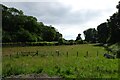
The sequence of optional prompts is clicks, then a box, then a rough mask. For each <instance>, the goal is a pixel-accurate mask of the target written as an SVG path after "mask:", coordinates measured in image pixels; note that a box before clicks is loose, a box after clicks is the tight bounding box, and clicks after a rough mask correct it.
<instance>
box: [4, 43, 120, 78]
mask: <svg viewBox="0 0 120 80" xmlns="http://www.w3.org/2000/svg"><path fill="white" fill-rule="evenodd" d="M36 50H38V51H39V55H38V56H31V55H28V56H19V57H15V56H12V57H10V56H3V65H2V67H3V77H6V76H10V75H19V74H32V73H36V74H40V73H41V74H44V73H45V74H48V75H49V76H54V75H57V76H60V77H63V78H117V77H118V59H106V58H104V57H103V53H104V52H106V51H105V50H104V49H103V48H102V47H96V46H93V45H87V44H84V45H72V46H44V47H14V48H3V55H7V54H13V55H15V54H14V53H16V52H18V51H36ZM56 50H59V51H60V55H59V56H57V54H56ZM7 51H8V52H10V53H7ZM87 51H88V56H87V57H85V56H86V52H87ZM67 52H68V57H67V55H66V53H67ZM77 52H78V57H77ZM97 52H98V56H97V55H96V54H97ZM41 54H47V55H46V56H41ZM52 54H54V56H52Z"/></svg>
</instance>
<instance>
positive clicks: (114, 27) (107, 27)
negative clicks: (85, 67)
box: [84, 2, 120, 44]
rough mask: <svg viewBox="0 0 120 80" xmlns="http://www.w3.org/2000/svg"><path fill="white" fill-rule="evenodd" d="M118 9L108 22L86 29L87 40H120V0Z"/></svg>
mask: <svg viewBox="0 0 120 80" xmlns="http://www.w3.org/2000/svg"><path fill="white" fill-rule="evenodd" d="M116 8H117V9H118V11H117V12H116V13H114V14H113V15H112V16H110V19H107V21H106V22H103V23H101V24H100V25H98V26H97V30H96V29H95V28H90V29H87V30H85V31H84V35H85V41H87V42H90V43H96V42H97V43H103V44H106V43H110V44H114V43H118V42H120V2H119V4H118V5H117V6H116Z"/></svg>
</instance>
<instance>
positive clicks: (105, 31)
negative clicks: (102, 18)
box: [97, 22, 109, 43]
mask: <svg viewBox="0 0 120 80" xmlns="http://www.w3.org/2000/svg"><path fill="white" fill-rule="evenodd" d="M97 30H98V41H99V42H100V43H106V42H107V39H108V36H109V28H108V26H107V23H106V22H105V23H101V24H100V25H99V26H97Z"/></svg>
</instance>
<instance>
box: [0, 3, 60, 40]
mask: <svg viewBox="0 0 120 80" xmlns="http://www.w3.org/2000/svg"><path fill="white" fill-rule="evenodd" d="M1 5H2V4H1ZM60 38H62V34H61V33H59V32H58V31H57V29H55V28H54V27H53V26H51V25H50V26H47V25H44V24H43V23H42V22H38V21H37V18H36V17H33V16H28V15H25V14H24V13H23V11H22V10H18V9H16V8H8V7H6V6H5V5H2V42H40V41H49V42H50V41H58V40H59V39H60Z"/></svg>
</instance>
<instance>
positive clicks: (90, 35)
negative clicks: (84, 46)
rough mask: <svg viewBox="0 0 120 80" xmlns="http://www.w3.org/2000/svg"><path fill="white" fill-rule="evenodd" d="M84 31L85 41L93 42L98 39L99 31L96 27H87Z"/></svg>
mask: <svg viewBox="0 0 120 80" xmlns="http://www.w3.org/2000/svg"><path fill="white" fill-rule="evenodd" d="M83 33H84V35H85V41H87V42H92V43H94V42H96V41H97V31H96V30H95V28H90V29H87V30H85V31H84V32H83Z"/></svg>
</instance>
